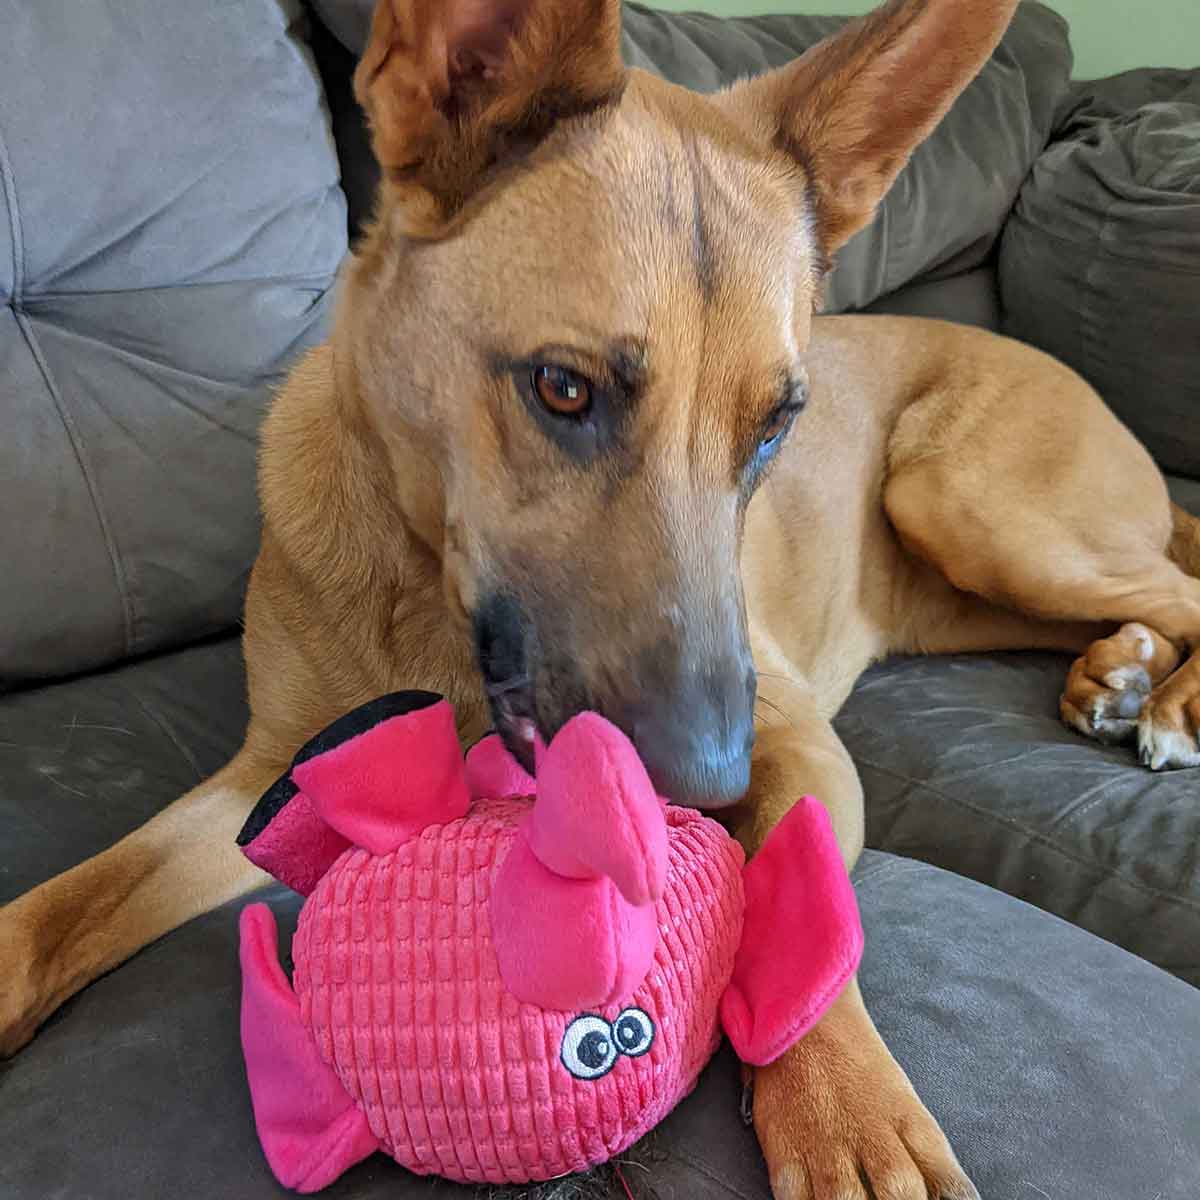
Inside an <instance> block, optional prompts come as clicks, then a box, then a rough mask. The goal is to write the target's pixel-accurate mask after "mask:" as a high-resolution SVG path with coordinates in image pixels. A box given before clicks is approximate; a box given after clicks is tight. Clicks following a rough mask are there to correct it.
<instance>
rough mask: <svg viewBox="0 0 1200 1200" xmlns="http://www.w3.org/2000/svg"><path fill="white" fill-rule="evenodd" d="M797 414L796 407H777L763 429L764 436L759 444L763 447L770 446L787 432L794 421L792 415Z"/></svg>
mask: <svg viewBox="0 0 1200 1200" xmlns="http://www.w3.org/2000/svg"><path fill="white" fill-rule="evenodd" d="M793 416H795V410H794V409H788V408H777V409H776V410H775V411H774V413H772V414H771V419H770V420H769V421H768V422H767V424H766V426H765V427H764V429H763V431H762V437H761V438H760V439H759V445H761V446H763V447H767V446H770V445H771V444H772V442H777V441H779V439H780V438H781V437H783V435H784V434H785V433H786V432H787V427H788V426H789V425H790V424H791V422H792V417H793Z"/></svg>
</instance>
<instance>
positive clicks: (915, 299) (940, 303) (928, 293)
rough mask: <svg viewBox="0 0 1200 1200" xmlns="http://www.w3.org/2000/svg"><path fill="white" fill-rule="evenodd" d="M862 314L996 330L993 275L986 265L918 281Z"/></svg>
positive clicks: (997, 314)
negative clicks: (953, 323) (960, 272)
mask: <svg viewBox="0 0 1200 1200" xmlns="http://www.w3.org/2000/svg"><path fill="white" fill-rule="evenodd" d="M863 311H864V312H867V313H880V314H890V315H892V316H898V317H932V318H934V319H936V320H942V321H957V322H958V323H959V324H961V325H978V326H979V327H980V328H982V329H992V330H999V328H1000V297H999V294H998V293H997V290H996V272H995V270H994V269H993V268H992V267H991V266H990V265H989V266H984V267H976V268H975V269H974V270H972V271H964V272H963V273H962V274H961V275H951V276H950V277H949V278H947V279H928V278H923V279H918V280H917V281H916V282H914V283H910V284H908V285H907V286H905V287H902V288H901V289H900V290H899V291H896V292H889V293H888V294H887V295H886V296H881V297H880V298H879V299H878V300H876V301H874V303H872V304H869V305H868V306H867V307H866V308H865V309H864V310H863Z"/></svg>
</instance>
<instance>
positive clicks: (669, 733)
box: [628, 673, 754, 809]
mask: <svg viewBox="0 0 1200 1200" xmlns="http://www.w3.org/2000/svg"><path fill="white" fill-rule="evenodd" d="M727 678H728V677H727ZM733 678H734V680H736V681H735V682H731V683H728V684H726V685H725V686H722V685H721V683H720V682H719V681H716V680H713V679H712V678H711V677H710V679H709V681H708V685H707V686H703V687H684V688H681V689H680V690H679V692H678V693H677V694H676V695H675V696H674V697H673V698H672V700H671V701H670V702H666V701H664V700H663V699H662V698H660V699H659V703H657V704H647V705H646V706H644V707H639V709H638V711H637V712H635V713H634V714H633V718H632V720H631V721H629V722H628V724H629V727H630V732H631V735H632V737H633V741H634V743H635V745H636V746H637V749H638V753H639V754H640V755H641V758H642V761H643V763H645V765H646V770H647V771H648V772H649V774H650V779H651V781H652V782H653V783H654V787H655V790H656V791H658V793H659V794H660V795H662V796H665V797H666V798H667V799H668V800H671V801H672V802H673V803H675V804H685V805H688V806H689V807H692V808H700V809H719V808H728V807H729V806H730V805H732V804H736V803H737V802H738V801H739V800H741V799H742V797H743V796H745V794H746V792H747V790H748V789H749V787H750V753H751V750H752V748H753V746H754V682H753V677H752V676H750V677H749V681H748V682H743V680H744V679H746V676H745V675H744V674H742V673H738V675H736V676H734V677H733Z"/></svg>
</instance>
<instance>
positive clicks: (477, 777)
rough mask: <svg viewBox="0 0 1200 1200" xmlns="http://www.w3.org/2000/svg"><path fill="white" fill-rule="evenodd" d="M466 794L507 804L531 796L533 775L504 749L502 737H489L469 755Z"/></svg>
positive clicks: (534, 785)
mask: <svg viewBox="0 0 1200 1200" xmlns="http://www.w3.org/2000/svg"><path fill="white" fill-rule="evenodd" d="M466 772H467V791H468V792H469V793H470V795H471V799H472V800H505V799H507V798H508V797H509V796H532V795H533V793H534V791H535V790H536V789H537V784H536V782H535V781H534V778H533V776H532V775H530V774H529V772H528V771H526V770H525V768H524V767H523V766H521V764H520V763H519V762H517V760H516V759H515V758H513V756H512V755H511V754H509V752H508V750H507V749H506V748H505V745H504V742H503V740H502V739H501V738H500V735H499V734H496V733H489V734H488V735H487V737H485V738H484V739H483V740H482V741H479V742H476V743H475V745H474V746H472V747H471V749H470V750H468V751H467V765H466Z"/></svg>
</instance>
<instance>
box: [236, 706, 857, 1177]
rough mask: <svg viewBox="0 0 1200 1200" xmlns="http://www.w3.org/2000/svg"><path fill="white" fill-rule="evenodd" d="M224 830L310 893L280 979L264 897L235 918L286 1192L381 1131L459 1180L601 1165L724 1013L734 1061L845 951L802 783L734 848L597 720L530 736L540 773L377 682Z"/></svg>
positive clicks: (839, 868) (848, 955)
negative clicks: (767, 830)
mask: <svg viewBox="0 0 1200 1200" xmlns="http://www.w3.org/2000/svg"><path fill="white" fill-rule="evenodd" d="M238 840H239V843H240V844H241V846H242V848H243V850H244V852H245V853H246V855H247V856H248V857H249V858H250V859H251V860H252V861H254V862H255V863H257V864H259V865H260V866H262V867H263V868H264V869H266V870H267V871H268V872H270V873H271V874H272V875H274V876H275V877H276V878H277V879H279V880H281V881H282V882H284V883H286V884H288V885H289V886H291V887H293V888H295V889H296V890H297V891H299V892H301V893H303V894H305V895H306V896H307V897H308V899H307V901H306V903H305V905H304V907H303V910H302V911H301V913H300V919H299V925H298V928H297V930H296V935H295V938H294V940H293V943H292V957H293V961H294V963H295V970H294V977H293V979H292V981H291V982H290V983H289V981H288V979H287V977H286V975H285V974H284V972H283V970H282V968H281V966H280V963H279V958H278V947H277V938H276V929H275V922H274V919H273V917H272V915H271V912H270V910H269V909H268V908H267V907H266V905H264V904H252V905H250V906H249V907H247V908H246V909H245V910H244V912H243V913H242V917H241V961H242V971H243V995H242V1019H241V1028H242V1042H243V1047H244V1052H245V1058H246V1072H247V1075H248V1078H249V1083H250V1094H251V1098H252V1101H253V1107H254V1117H255V1122H256V1125H257V1127H258V1133H259V1137H260V1139H261V1142H262V1145H263V1149H264V1151H265V1152H266V1156H267V1160H268V1162H269V1163H270V1166H271V1169H272V1170H273V1171H274V1173H275V1175H276V1176H277V1178H278V1179H279V1181H280V1182H281V1183H283V1184H284V1185H285V1186H287V1187H290V1188H294V1189H296V1190H297V1191H301V1192H312V1191H316V1190H318V1189H320V1188H322V1187H324V1186H325V1185H327V1184H328V1183H330V1182H331V1181H333V1180H334V1179H336V1178H337V1177H338V1176H339V1175H340V1174H341V1173H342V1172H343V1171H345V1170H346V1169H347V1168H348V1167H350V1166H352V1165H353V1164H354V1163H356V1162H358V1161H359V1160H360V1159H362V1158H365V1157H366V1156H367V1155H368V1154H371V1153H372V1152H373V1151H375V1150H380V1149H382V1150H384V1151H386V1152H387V1153H388V1154H390V1155H391V1156H392V1157H393V1158H395V1159H396V1160H397V1161H398V1162H400V1163H401V1164H403V1165H404V1166H405V1167H407V1168H408V1169H409V1170H411V1171H415V1172H417V1173H419V1174H436V1175H442V1176H445V1177H447V1178H450V1179H454V1180H458V1181H461V1182H486V1183H527V1182H532V1181H540V1180H546V1179H551V1178H554V1177H557V1176H559V1175H563V1174H566V1173H568V1172H572V1171H579V1170H584V1169H586V1168H588V1167H591V1166H595V1165H596V1164H598V1163H601V1162H603V1161H605V1160H607V1159H609V1158H611V1157H612V1156H613V1155H615V1154H617V1153H619V1152H620V1151H621V1150H623V1149H625V1148H626V1147H627V1146H629V1145H630V1144H631V1143H632V1142H634V1141H635V1140H636V1139H637V1138H639V1137H640V1136H641V1135H643V1134H644V1133H646V1132H647V1131H648V1130H649V1129H651V1128H652V1127H653V1126H654V1125H655V1124H656V1123H657V1122H658V1121H660V1120H661V1119H662V1117H663V1116H665V1115H666V1113H667V1112H669V1111H670V1110H671V1108H673V1107H674V1105H675V1104H677V1103H678V1102H679V1100H680V1099H682V1098H683V1097H684V1096H685V1095H686V1094H687V1093H688V1092H689V1091H690V1090H691V1089H692V1087H693V1086H694V1085H695V1082H696V1079H697V1076H698V1075H699V1073H700V1071H701V1069H702V1068H703V1067H704V1065H705V1064H706V1063H707V1062H708V1060H709V1058H710V1057H711V1056H712V1054H713V1052H714V1051H715V1049H716V1047H717V1044H718V1042H719V1040H720V1036H721V1029H722V1028H724V1031H725V1032H726V1033H727V1034H728V1036H729V1038H730V1040H731V1041H732V1043H733V1046H734V1048H735V1049H736V1051H737V1053H738V1054H739V1055H740V1057H741V1058H742V1060H743V1061H745V1062H748V1063H752V1064H760V1065H761V1064H765V1063H768V1062H770V1061H772V1060H773V1059H774V1058H776V1057H777V1056H778V1055H780V1054H781V1053H782V1052H783V1051H784V1050H785V1049H787V1048H788V1047H789V1046H790V1045H792V1044H793V1043H794V1042H795V1041H796V1040H797V1039H798V1038H799V1037H800V1036H801V1035H802V1034H803V1033H804V1032H805V1031H806V1030H807V1029H808V1028H809V1027H810V1026H811V1025H812V1024H813V1023H814V1022H815V1021H816V1020H817V1018H818V1017H819V1016H820V1015H821V1013H822V1012H823V1011H824V1010H825V1008H826V1007H827V1006H828V1005H829V1004H830V1003H831V1002H832V1000H833V999H834V998H835V997H836V995H837V994H838V992H839V991H840V990H841V988H842V987H843V986H844V984H845V983H846V981H847V979H848V978H849V977H850V975H851V974H852V973H853V971H854V969H855V968H856V966H857V964H858V959H859V956H860V954H861V950H862V930H861V926H860V924H859V921H858V911H857V908H856V905H855V900H854V893H853V891H852V889H851V887H850V883H849V880H848V878H847V876H846V872H845V869H844V867H843V865H842V861H841V858H840V856H839V854H838V850H837V846H836V844H835V842H834V839H833V834H832V830H831V829H830V826H829V821H828V818H827V817H826V815H825V812H824V810H823V809H822V808H821V806H820V805H819V804H817V803H816V801H813V800H811V799H805V800H802V801H800V803H798V804H797V805H796V806H795V808H793V809H792V811H791V813H790V814H789V816H788V817H787V818H785V820H784V821H783V822H782V824H780V826H779V827H778V828H777V829H776V830H775V831H774V833H772V835H771V837H770V838H769V839H768V840H767V843H766V845H765V846H764V847H763V848H762V850H761V851H760V853H759V854H758V855H757V856H756V857H755V858H754V859H753V860H752V861H751V862H750V864H749V865H748V866H745V867H744V868H743V855H742V851H741V848H740V846H739V845H738V844H737V843H736V842H735V841H733V840H732V839H731V838H730V837H729V836H728V834H727V833H726V832H725V831H724V830H723V829H722V828H721V826H720V825H718V824H717V823H716V822H715V821H712V820H710V819H708V818H706V817H704V816H702V815H701V814H699V813H697V812H695V811H693V810H690V809H684V808H677V807H674V806H668V805H665V804H664V803H663V802H662V801H661V800H660V799H659V798H658V797H657V796H656V795H655V792H654V789H653V787H652V786H651V784H650V780H649V777H648V776H647V774H646V772H645V770H644V768H643V767H642V764H641V761H640V760H639V758H638V756H637V754H636V752H635V751H634V749H633V747H632V745H631V744H630V743H629V741H627V740H626V738H625V737H624V736H623V735H622V734H621V733H620V732H619V731H618V730H617V729H616V728H615V727H614V726H612V725H610V724H608V722H606V721H604V720H603V719H602V718H600V717H598V716H596V715H595V714H591V713H585V714H583V715H581V716H578V717H576V718H574V719H573V720H572V721H570V722H569V723H568V724H567V725H565V726H564V727H563V729H562V730H561V731H560V732H559V733H558V735H557V736H556V737H555V738H554V740H553V742H552V743H551V744H550V746H549V747H548V748H542V747H541V746H540V745H539V747H538V754H537V779H536V782H535V780H534V779H533V778H531V777H530V776H528V775H526V774H525V772H524V771H523V770H522V769H521V768H520V767H519V766H518V765H517V763H516V762H515V760H513V759H512V758H511V757H509V755H508V754H507V753H506V752H505V750H504V749H503V747H502V745H501V743H500V742H499V740H498V739H497V738H496V737H494V736H492V737H489V738H487V739H485V740H484V741H483V742H481V743H479V744H478V745H477V746H476V747H475V748H474V749H473V750H472V751H471V753H470V754H469V755H468V756H467V759H466V762H465V764H464V762H463V760H462V756H461V753H460V750H459V747H458V742H457V739H456V736H455V728H454V715H453V712H452V710H451V708H450V706H449V704H447V703H446V702H445V701H444V700H442V699H440V698H439V697H437V696H435V695H432V694H430V693H427V692H405V693H398V694H395V695H390V696H385V697H383V698H382V699H380V700H376V701H373V702H372V703H370V704H368V705H365V706H364V707H362V708H359V709H356V710H355V711H354V712H352V713H350V714H349V715H348V716H346V717H344V718H343V719H342V720H340V721H339V722H337V723H336V724H334V725H333V726H331V727H330V728H329V729H327V730H326V731H325V732H324V733H322V734H320V735H319V736H318V737H316V738H315V739H314V740H313V741H311V742H309V743H308V744H307V745H306V746H305V747H304V748H303V749H302V750H301V751H300V753H299V754H298V755H297V756H296V758H295V761H294V762H293V764H292V767H291V769H290V771H289V772H288V773H287V774H286V775H285V776H284V777H283V778H282V779H280V780H279V782H278V783H276V784H275V785H274V786H273V787H272V788H271V789H270V790H269V791H268V792H267V793H266V795H265V796H264V797H263V798H262V800H261V801H260V802H259V804H258V806H257V807H256V808H255V809H254V811H253V813H252V814H251V816H250V818H249V820H248V821H247V823H246V826H245V828H244V829H243V830H242V833H241V835H240V836H239V839H238Z"/></svg>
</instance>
